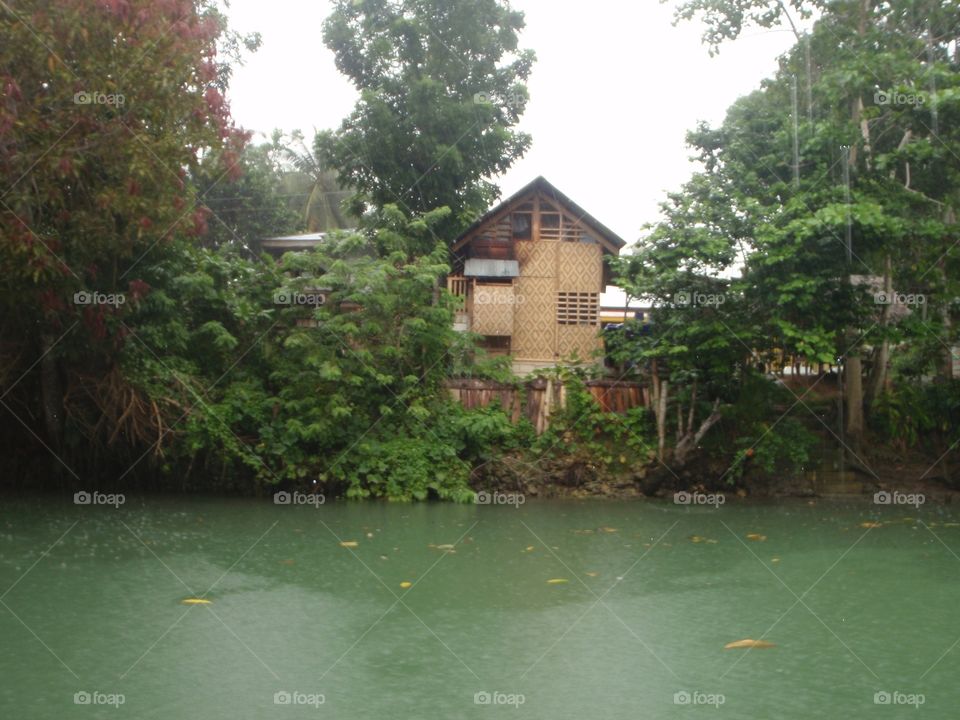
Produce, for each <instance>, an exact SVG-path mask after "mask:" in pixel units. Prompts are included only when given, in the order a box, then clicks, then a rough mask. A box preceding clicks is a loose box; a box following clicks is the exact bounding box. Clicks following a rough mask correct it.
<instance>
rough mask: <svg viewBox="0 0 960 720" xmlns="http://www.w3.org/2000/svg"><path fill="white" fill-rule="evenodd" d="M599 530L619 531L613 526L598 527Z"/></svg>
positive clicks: (606, 531)
mask: <svg viewBox="0 0 960 720" xmlns="http://www.w3.org/2000/svg"><path fill="white" fill-rule="evenodd" d="M598 530H600V532H605V533H615V532H616V531H617V529H616V528H612V527H602V528H598Z"/></svg>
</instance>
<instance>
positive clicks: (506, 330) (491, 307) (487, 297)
mask: <svg viewBox="0 0 960 720" xmlns="http://www.w3.org/2000/svg"><path fill="white" fill-rule="evenodd" d="M515 301H516V296H515V295H514V292H513V286H512V285H481V284H480V283H477V284H476V285H475V286H474V289H473V332H475V333H479V334H480V335H500V336H503V335H513V334H514V322H513V318H514V307H515V306H516V302H515Z"/></svg>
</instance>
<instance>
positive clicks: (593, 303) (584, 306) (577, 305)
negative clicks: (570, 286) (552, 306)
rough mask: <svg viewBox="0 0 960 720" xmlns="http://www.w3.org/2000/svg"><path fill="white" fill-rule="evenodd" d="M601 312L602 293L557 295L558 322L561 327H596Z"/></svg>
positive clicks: (559, 293) (563, 293) (561, 293)
mask: <svg viewBox="0 0 960 720" xmlns="http://www.w3.org/2000/svg"><path fill="white" fill-rule="evenodd" d="M599 310H600V293H595V292H558V293H557V322H558V323H560V324H561V325H596V324H597V319H598V317H599Z"/></svg>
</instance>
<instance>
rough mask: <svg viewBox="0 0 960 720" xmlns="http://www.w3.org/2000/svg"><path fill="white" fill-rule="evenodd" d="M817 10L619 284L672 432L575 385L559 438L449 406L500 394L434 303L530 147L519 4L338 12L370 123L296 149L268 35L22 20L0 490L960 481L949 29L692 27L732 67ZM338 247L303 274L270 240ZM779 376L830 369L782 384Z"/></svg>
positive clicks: (613, 345)
mask: <svg viewBox="0 0 960 720" xmlns="http://www.w3.org/2000/svg"><path fill="white" fill-rule="evenodd" d="M788 6H789V7H788ZM790 13H797V14H798V15H797V17H794V15H791V14H790ZM809 13H816V15H817V16H818V18H819V19H818V20H817V22H816V24H815V25H814V26H813V28H812V30H811V31H810V32H808V33H805V34H804V33H800V32H799V31H797V43H796V45H795V46H794V48H793V50H791V51H790V52H789V53H787V54H786V55H785V56H784V57H783V58H782V59H781V62H780V69H779V71H778V72H777V74H776V75H775V76H774V77H772V78H771V79H770V80H768V81H766V82H765V83H764V84H763V86H762V87H761V88H760V89H758V90H757V91H756V92H755V93H753V94H751V95H750V96H748V97H745V98H742V99H741V100H739V101H738V102H737V103H735V104H734V106H733V107H731V109H730V111H729V114H728V116H727V120H726V121H725V122H724V123H723V125H722V126H721V127H719V128H712V127H708V126H701V127H698V128H696V129H695V130H694V131H693V132H691V133H690V135H689V142H690V145H691V147H692V148H694V150H695V152H696V153H697V155H698V157H699V159H700V160H701V163H702V171H701V172H699V173H698V174H696V175H695V176H694V177H693V178H691V180H690V181H689V182H688V183H687V184H686V185H684V187H682V188H681V189H680V190H679V191H677V192H676V193H672V194H671V195H669V196H668V198H667V200H666V201H665V202H664V204H663V218H664V219H663V221H662V222H661V223H660V224H658V225H656V226H653V227H650V228H648V230H647V232H646V233H645V235H644V237H643V238H642V239H641V241H640V243H639V244H638V245H637V247H636V248H635V250H634V252H633V254H631V255H629V256H628V257H626V258H624V259H623V260H622V261H621V262H619V263H618V264H617V271H618V273H619V275H620V284H622V285H623V286H624V287H625V288H626V289H627V290H628V291H629V292H630V293H631V294H632V295H633V296H634V297H640V298H646V299H649V300H651V301H652V302H653V303H654V313H653V321H652V322H651V323H649V324H648V325H646V326H644V327H631V326H630V324H629V323H628V324H627V326H626V327H625V328H623V329H621V330H620V331H618V332H615V333H612V334H610V335H609V336H608V350H609V355H610V357H611V358H612V360H613V361H614V362H615V363H616V366H617V368H618V370H617V373H616V374H617V376H619V377H631V378H632V377H639V378H641V379H643V380H644V381H645V382H647V383H648V385H649V387H650V389H651V391H652V396H653V397H652V399H653V408H652V410H651V411H648V410H645V409H635V410H633V411H631V412H629V413H627V414H626V415H618V414H613V413H604V412H602V411H601V409H600V408H599V406H598V405H597V404H596V403H595V402H594V401H593V400H592V399H591V396H590V394H589V392H588V391H587V389H586V387H585V385H584V381H585V380H586V379H587V375H588V372H586V371H583V370H574V369H570V368H561V369H558V370H557V371H555V372H554V373H552V375H553V376H554V378H556V379H562V380H563V381H564V382H565V384H566V385H567V388H568V393H567V398H568V402H567V405H566V407H565V408H564V409H563V410H562V412H559V413H557V414H555V415H554V417H553V418H552V424H551V427H550V429H549V430H548V431H547V432H546V433H544V434H542V435H540V436H537V435H536V434H535V433H534V432H533V429H532V427H530V425H529V423H527V422H525V421H523V420H521V421H519V422H511V420H510V419H509V418H508V416H507V413H506V412H504V410H502V409H500V408H498V407H492V408H487V409H482V410H473V411H466V410H464V409H462V408H461V407H460V406H459V405H456V404H454V403H452V402H451V400H450V399H449V396H448V394H447V392H446V391H445V390H444V388H443V386H442V383H443V381H444V380H445V379H446V378H448V377H450V376H451V375H456V374H471V375H480V376H488V377H495V378H498V379H501V380H505V379H507V378H506V377H505V375H504V367H503V363H502V362H500V363H498V362H495V361H486V360H484V358H483V356H482V353H481V352H479V351H478V350H477V349H476V348H475V347H473V345H472V343H471V339H470V337H469V336H465V335H462V334H460V333H456V332H454V331H453V329H452V319H453V308H454V305H453V303H454V299H453V298H451V297H449V296H448V295H447V294H446V292H445V291H444V290H443V289H442V287H441V283H440V279H441V278H442V277H443V275H444V274H445V273H446V272H447V271H448V264H447V263H448V242H449V240H450V239H451V238H452V237H454V236H455V234H456V232H457V231H458V230H459V229H460V228H462V227H464V226H465V225H466V224H467V223H469V222H471V221H472V220H473V219H475V218H476V217H477V216H478V214H479V213H481V212H482V211H484V210H485V209H486V208H487V206H488V205H489V203H490V202H491V201H493V200H494V199H495V198H496V196H497V189H496V187H495V186H494V185H493V184H492V183H491V181H490V178H491V177H494V176H496V175H497V174H499V173H502V172H503V171H505V170H506V169H508V168H509V167H510V166H511V165H512V164H513V163H514V162H515V161H516V160H517V159H518V158H519V157H521V156H522V155H523V153H524V152H525V150H526V149H527V148H528V147H529V144H530V138H529V137H528V136H526V135H525V134H523V133H521V132H519V131H518V130H517V128H516V125H517V122H518V120H519V117H520V115H521V114H522V112H523V109H524V107H525V104H526V102H527V91H526V87H525V81H526V79H527V78H528V76H529V74H530V71H531V67H532V63H533V54H532V53H531V52H530V51H525V50H521V49H520V43H519V33H520V31H521V30H522V28H523V24H524V20H523V16H522V14H521V13H518V12H516V11H513V10H511V9H509V8H508V7H507V6H506V3H502V2H499V1H498V0H471V2H462V3H461V2H449V0H435V1H432V2H413V1H412V0H363V1H361V2H356V1H347V0H342V1H339V2H337V3H336V4H335V10H334V12H333V14H332V15H331V17H330V18H329V19H328V21H327V23H326V25H325V27H324V32H323V35H324V40H325V42H326V43H327V45H328V47H330V49H331V50H332V51H333V52H334V56H335V58H336V62H337V66H338V68H339V69H340V70H341V71H342V72H343V73H344V74H345V75H346V76H347V77H348V78H349V79H350V80H351V81H352V82H353V84H354V85H355V86H356V88H357V89H358V91H359V92H360V98H359V100H358V102H357V105H356V107H355V109H354V111H353V112H352V113H351V114H350V115H349V116H348V117H347V118H346V119H345V120H344V121H343V123H342V125H341V126H340V127H339V128H337V129H335V130H330V131H326V132H322V133H319V134H318V135H317V137H316V138H314V139H313V141H312V143H311V144H310V145H309V147H308V146H307V142H306V141H305V140H304V138H303V137H302V136H301V135H299V133H294V134H293V135H292V136H290V137H284V136H281V135H280V134H275V135H274V137H273V138H272V140H271V142H270V143H267V144H264V145H260V146H255V145H252V144H250V142H249V139H250V138H249V135H248V134H247V133H245V132H243V131H242V130H241V129H238V128H236V127H235V126H234V125H233V122H232V120H231V118H230V113H229V107H228V105H227V102H226V99H225V98H226V94H227V90H228V84H229V78H230V68H231V65H233V64H236V63H238V62H240V61H241V59H242V55H243V53H245V52H250V51H254V50H255V49H256V47H257V44H258V39H257V38H256V37H255V36H252V37H238V36H237V35H235V34H233V33H232V32H230V31H229V29H228V27H227V24H226V18H225V17H223V15H222V14H221V13H220V12H218V11H217V10H216V9H215V8H214V7H213V6H212V5H209V4H207V3H206V2H204V1H202V0H168V1H167V2H163V3H160V4H155V3H150V2H146V1H145V0H130V1H129V2H122V3H121V2H107V3H102V4H96V5H90V4H88V3H84V2H79V1H78V0H68V1H67V2H57V3H52V2H50V1H49V0H31V1H30V2H26V3H18V4H17V5H16V8H15V9H14V8H13V7H12V6H3V8H2V9H0V172H2V175H3V177H4V178H5V185H4V189H3V194H2V195H0V271H2V275H3V282H2V286H0V288H2V289H0V307H2V311H3V312H2V317H3V320H2V321H0V406H2V407H0V413H2V419H0V427H2V429H3V433H2V438H3V440H2V441H0V452H2V453H3V454H4V457H5V458H7V459H8V462H7V469H8V473H7V474H6V477H5V482H6V483H7V484H12V485H22V486H32V485H37V484H43V483H47V482H49V483H57V484H64V483H65V484H70V485H74V486H81V485H83V486H90V485H92V484H94V483H96V484H98V485H99V486H101V487H106V486H118V485H119V486H132V485H139V486H161V487H168V488H178V489H211V488H212V489H224V490H226V489H229V490H233V491H240V492H251V491H256V490H257V489H259V488H265V487H270V486H275V485H284V486H287V487H297V488H301V489H321V490H323V491H324V492H327V493H337V494H345V495H347V496H349V497H390V498H396V499H425V498H428V497H438V498H446V499H453V500H466V499H469V498H470V497H472V495H471V492H470V485H471V483H473V484H476V483H477V482H483V483H486V484H489V485H491V486H497V487H504V488H511V489H523V488H526V487H527V485H528V484H529V483H535V482H536V481H537V479H538V478H541V477H544V478H545V480H546V481H547V482H558V483H561V484H562V483H565V482H566V483H569V484H581V485H582V484H583V478H584V477H622V478H627V481H628V482H629V483H634V484H636V483H643V482H646V480H647V478H648V476H649V477H654V478H659V480H658V482H660V481H665V482H669V483H672V484H688V483H690V482H692V481H693V479H694V478H696V479H699V480H700V481H703V482H708V483H714V484H718V483H719V484H732V483H739V482H742V481H744V479H745V478H748V477H751V476H770V475H777V474H783V473H795V472H798V471H800V470H802V469H807V468H813V467H815V466H816V465H817V464H818V462H819V459H820V457H821V456H822V455H823V454H825V453H832V452H834V451H836V450H838V449H839V450H840V451H841V452H842V456H843V458H844V460H845V461H846V462H848V463H849V464H851V465H853V466H855V467H856V466H859V467H861V468H862V469H865V470H867V471H869V466H870V464H871V457H872V456H871V452H872V451H873V450H872V449H874V448H879V447H885V448H892V449H893V450H895V451H896V452H899V453H901V454H905V453H908V452H917V453H920V454H921V455H922V456H923V457H926V458H928V460H929V459H931V458H932V459H933V460H940V461H941V462H940V465H939V469H938V470H937V474H938V475H939V476H941V477H942V476H947V477H949V458H950V457H951V454H950V453H951V451H952V450H953V448H954V446H955V444H956V442H957V441H958V438H960V435H958V432H960V430H958V428H960V389H958V388H957V381H955V380H951V379H950V378H951V367H950V365H951V355H950V348H951V347H954V346H956V344H957V324H956V313H957V310H958V308H957V301H956V298H957V297H958V296H960V288H958V287H957V283H958V277H960V276H958V272H957V270H958V268H957V263H958V249H957V245H958V243H960V234H958V230H957V226H956V211H955V208H956V206H957V203H958V201H960V192H958V190H960V174H958V170H960V164H958V163H957V161H956V158H957V157H960V135H958V133H960V130H958V123H957V121H958V119H960V80H958V78H960V75H958V72H960V48H958V45H957V40H958V37H960V11H958V10H957V9H956V7H955V6H954V5H953V4H951V3H947V2H945V1H944V2H933V3H931V2H926V3H924V2H915V1H914V0H895V1H894V2H889V3H883V4H880V3H875V2H872V1H871V0H857V1H856V2H853V1H852V0H851V1H849V2H831V3H826V2H817V1H811V2H808V1H807V0H792V1H791V2H790V3H788V4H784V3H781V2H777V1H775V0H771V1H770V2H766V1H765V0H691V1H690V2H687V3H685V4H684V5H683V6H682V7H681V9H680V11H679V17H680V18H681V19H682V18H687V19H689V18H692V17H695V16H697V17H699V16H702V17H703V19H704V22H705V23H706V28H707V29H706V34H705V41H706V42H707V43H708V44H709V45H710V47H711V49H712V50H714V51H716V50H718V49H719V47H720V45H721V44H722V42H723V41H725V40H729V39H733V38H736V37H737V35H738V34H739V33H740V32H741V31H742V29H743V28H744V27H745V26H747V25H749V24H756V25H760V26H762V27H770V26H772V25H773V24H775V23H778V22H781V21H784V20H789V21H790V22H794V21H796V20H798V19H799V18H801V17H804V16H808V15H809ZM428 21H429V23H430V28H431V31H430V32H429V33H426V32H425V31H424V29H423V28H424V27H425V24H426V23H427V22H428ZM164 28H167V29H168V30H169V31H165V30H164ZM451 48H455V49H457V50H458V53H457V58H456V61H455V62H454V61H452V59H451V57H450V53H451V50H450V49H451ZM901 97H902V98H904V101H903V102H900V100H899V99H900V98H901ZM911 97H912V98H914V100H913V101H912V102H910V101H909V100H908V98H911ZM891 98H892V99H891ZM917 98H922V101H919V100H917ZM368 148H377V152H376V153H374V154H371V153H369V152H367V149H368ZM336 200H344V201H345V202H343V203H342V205H341V204H340V203H339V202H336ZM336 228H340V230H339V231H337V232H333V233H331V235H330V237H329V241H328V242H325V243H324V244H323V245H322V248H321V249H319V250H317V251H315V252H311V253H305V254H291V255H288V256H286V257H284V258H282V259H277V258H274V257H271V256H270V255H269V254H266V253H262V252H261V248H260V245H259V242H260V240H262V239H264V238H266V237H269V236H271V235H277V234H282V233H288V232H295V231H303V230H311V231H313V230H321V229H323V230H333V229H336ZM343 228H350V229H348V230H343ZM878 295H882V296H883V297H885V298H887V300H886V301H884V300H880V301H878V300H877V296H878ZM901 296H902V297H903V298H904V299H903V300H902V301H901V300H899V298H900V297H901ZM890 297H897V298H898V300H897V301H895V302H890V301H889V298H890ZM910 298H912V300H911V299H910ZM918 298H922V301H920V300H918ZM781 354H786V355H790V356H797V357H803V358H805V359H806V360H808V361H810V362H814V363H825V364H830V365H834V366H842V368H843V374H842V377H841V378H837V377H835V376H831V375H829V374H824V375H823V376H821V378H820V380H818V381H817V383H820V382H822V385H820V387H819V388H818V387H817V386H816V384H815V385H814V386H813V387H810V388H805V389H799V388H794V387H790V386H788V385H785V384H783V383H776V382H774V381H772V380H771V379H770V378H769V377H768V376H767V375H766V374H765V372H764V370H765V369H767V368H768V367H769V365H770V363H771V362H772V361H774V359H775V358H776V357H779V356H780V355H781ZM838 381H839V382H842V383H843V395H842V397H843V398H844V399H845V402H844V403H842V404H841V403H840V402H839V401H838V400H837V397H840V396H839V395H837V394H836V393H831V392H830V388H831V387H832V388H834V389H836V386H837V383H838ZM519 389H520V390H521V391H522V386H519ZM928 464H929V462H928Z"/></svg>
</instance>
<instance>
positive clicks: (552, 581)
mask: <svg viewBox="0 0 960 720" xmlns="http://www.w3.org/2000/svg"><path fill="white" fill-rule="evenodd" d="M565 582H570V581H569V580H567V579H566V578H551V579H550V580H547V583H549V584H550V585H560V584H562V583H565Z"/></svg>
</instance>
